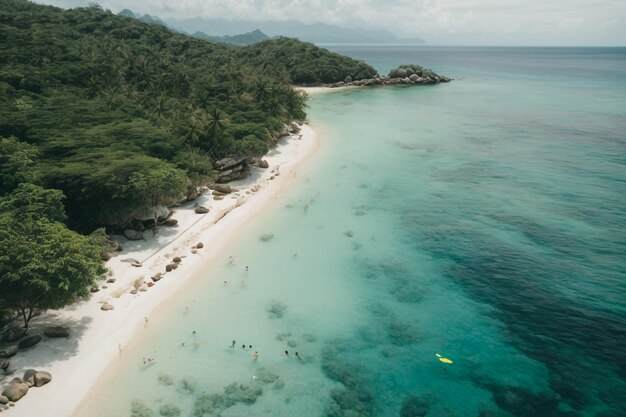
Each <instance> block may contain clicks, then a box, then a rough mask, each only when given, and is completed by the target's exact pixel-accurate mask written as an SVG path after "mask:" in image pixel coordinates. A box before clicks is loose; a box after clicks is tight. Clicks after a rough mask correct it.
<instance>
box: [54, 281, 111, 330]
mask: <svg viewBox="0 0 626 417" xmlns="http://www.w3.org/2000/svg"><path fill="white" fill-rule="evenodd" d="M107 282H108V281H107ZM43 334H44V336H46V337H49V338H56V337H69V336H70V329H69V328H67V327H64V326H55V327H48V328H47V329H45V330H44V331H43Z"/></svg>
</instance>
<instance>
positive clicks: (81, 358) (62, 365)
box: [4, 89, 336, 417]
mask: <svg viewBox="0 0 626 417" xmlns="http://www.w3.org/2000/svg"><path fill="white" fill-rule="evenodd" d="M333 90H336V89H333ZM318 143H319V141H318V137H317V135H316V132H315V131H314V130H313V128H311V127H310V126H309V125H306V124H305V125H303V126H302V130H301V132H300V133H298V134H296V135H293V136H291V137H284V138H282V139H281V140H280V141H279V142H278V145H277V147H276V148H274V149H272V150H271V151H270V153H269V154H268V155H266V156H265V157H264V159H265V160H267V162H268V163H269V168H268V169H261V168H257V167H252V168H251V170H252V171H251V175H250V176H249V177H248V178H246V179H245V180H240V181H234V182H231V183H230V184H231V186H233V187H234V188H236V189H237V190H238V191H237V192H233V193H232V194H230V195H227V196H225V198H224V200H222V201H214V200H213V198H212V196H211V195H209V194H204V195H202V196H200V197H199V199H198V200H196V201H194V202H189V203H186V204H184V205H182V206H180V207H177V208H176V209H175V212H174V215H173V216H172V218H175V219H177V220H178V226H177V227H169V228H168V227H161V228H160V231H159V233H158V234H156V236H152V235H151V233H150V232H148V233H147V236H146V239H145V240H142V241H132V242H131V241H128V242H125V243H124V244H123V246H124V250H123V251H122V252H120V253H119V254H117V255H116V256H115V257H114V258H113V259H111V260H110V261H108V262H107V264H106V266H107V267H108V268H109V270H111V272H112V274H111V275H110V276H109V277H107V278H115V280H116V281H115V283H109V284H105V281H102V282H101V283H100V287H101V290H100V291H99V292H97V293H95V294H93V295H92V297H91V299H90V300H88V301H85V302H81V303H79V304H76V305H73V306H70V307H68V308H65V309H63V310H59V311H49V312H48V313H46V314H44V315H42V316H40V317H37V318H35V319H34V320H33V322H32V326H31V330H30V334H37V333H40V332H41V331H42V329H43V328H44V327H47V326H50V325H66V326H69V327H70V328H71V335H70V337H69V338H60V339H49V338H46V337H43V340H42V341H41V342H40V343H39V344H38V345H37V346H35V347H34V348H31V349H30V350H27V351H20V352H19V353H18V354H17V355H16V356H15V357H13V358H12V359H11V369H13V370H15V372H14V374H13V375H12V376H10V377H9V378H7V379H6V380H5V381H4V383H7V382H8V381H9V380H10V379H11V378H13V377H14V376H17V377H21V376H22V375H23V373H24V370H26V369H30V368H34V369H37V370H41V371H48V372H50V373H51V374H52V381H51V382H50V383H49V384H47V385H45V386H43V387H41V388H34V387H33V388H31V389H30V390H29V392H28V394H27V395H26V396H25V397H24V398H22V399H21V400H20V401H19V402H17V403H16V404H15V407H13V408H10V409H9V410H7V411H6V414H5V415H8V416H48V417H69V416H72V415H73V414H74V413H75V412H76V410H77V408H78V407H79V406H80V404H81V403H82V402H83V401H85V399H86V396H87V395H88V394H89V392H90V390H91V389H92V387H93V386H94V385H95V384H96V383H97V382H98V381H99V379H100V378H101V376H102V375H103V373H104V372H105V371H106V369H107V368H108V367H109V366H110V364H111V363H112V362H113V361H115V359H116V358H117V357H118V355H120V353H122V354H123V351H124V348H125V346H127V345H128V344H129V343H130V342H131V340H133V338H135V337H139V336H138V335H139V333H140V331H141V330H142V329H143V326H144V325H145V320H146V319H147V320H149V317H150V316H151V312H152V311H154V310H155V309H156V308H157V307H158V306H159V305H162V304H163V303H164V302H165V301H166V300H167V299H168V298H170V297H173V296H174V295H175V293H176V292H177V291H183V290H184V287H185V286H186V285H188V284H189V283H190V282H191V281H192V280H193V279H194V278H197V277H198V276H199V275H201V271H202V267H203V266H205V265H206V264H207V263H208V262H211V261H212V260H213V259H215V256H216V255H217V254H219V253H220V249H221V248H222V247H223V246H224V245H225V244H226V242H227V241H228V240H229V238H230V237H231V236H233V235H234V234H235V233H236V232H237V231H238V230H239V229H240V228H242V227H243V226H244V224H245V222H246V221H247V220H249V219H251V218H252V217H253V216H254V215H255V214H256V213H258V212H259V211H260V210H261V209H262V208H264V207H271V202H272V201H273V200H274V198H275V196H276V195H277V193H279V192H280V191H281V189H282V188H283V187H284V186H285V185H287V184H288V183H289V182H290V180H291V179H293V178H294V177H295V176H296V171H297V168H298V165H299V164H300V163H302V162H303V161H304V160H305V159H306V158H307V157H308V156H309V155H311V154H312V153H313V151H314V150H315V149H316V146H317V144H318ZM196 205H203V206H206V207H209V208H210V212H209V213H208V214H202V215H201V214H196V213H195V212H194V208H195V206H196ZM198 242H202V243H203V245H204V247H203V248H202V249H200V250H198V252H197V254H193V253H192V251H191V250H192V247H193V246H194V245H196V244H197V243H198ZM174 256H179V257H181V258H182V263H181V265H180V267H179V268H178V269H177V270H175V271H172V272H169V273H167V274H165V276H164V278H163V279H161V280H160V281H159V282H157V283H156V284H155V285H154V286H152V287H151V288H148V289H147V291H139V292H137V294H134V295H133V294H131V293H130V291H131V290H132V289H133V283H134V282H135V281H136V280H137V279H138V278H141V279H143V280H144V281H145V282H146V283H148V282H151V279H150V278H151V277H152V276H154V275H155V274H156V273H157V272H161V273H165V266H166V265H167V264H168V263H170V262H171V261H172V258H173V257H174ZM129 259H135V260H137V261H139V262H141V263H142V265H143V266H142V267H139V268H137V267H134V266H132V265H131V262H128V260H129ZM103 286H105V287H106V288H103ZM105 302H108V303H109V304H111V305H113V307H114V310H112V311H102V310H101V309H100V307H101V306H102V304H103V303H105ZM120 350H121V352H120Z"/></svg>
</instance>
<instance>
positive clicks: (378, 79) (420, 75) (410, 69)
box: [329, 64, 452, 88]
mask: <svg viewBox="0 0 626 417" xmlns="http://www.w3.org/2000/svg"><path fill="white" fill-rule="evenodd" d="M450 81H452V79H450V78H448V77H444V76H443V75H439V74H437V73H435V72H434V71H433V70H431V69H428V68H423V67H421V66H419V65H414V64H411V65H400V66H399V67H398V68H394V69H392V70H391V71H389V74H388V75H387V76H379V75H376V76H374V77H372V78H366V79H362V80H354V81H353V80H352V78H351V77H346V78H345V80H344V81H340V82H337V83H334V84H330V85H329V87H331V88H336V87H345V86H357V87H370V86H376V85H421V84H438V83H447V82H450Z"/></svg>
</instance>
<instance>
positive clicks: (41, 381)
mask: <svg viewBox="0 0 626 417" xmlns="http://www.w3.org/2000/svg"><path fill="white" fill-rule="evenodd" d="M50 381H52V374H51V373H50V372H45V371H37V373H35V387H37V388H39V387H43V386H44V385H46V384H47V383H48V382H50Z"/></svg>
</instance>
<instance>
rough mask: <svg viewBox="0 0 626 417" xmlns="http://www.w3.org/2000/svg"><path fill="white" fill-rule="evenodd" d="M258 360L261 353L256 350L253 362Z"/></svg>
mask: <svg viewBox="0 0 626 417" xmlns="http://www.w3.org/2000/svg"><path fill="white" fill-rule="evenodd" d="M257 359H259V352H257V351H256V350H255V351H254V353H253V354H252V360H257Z"/></svg>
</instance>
